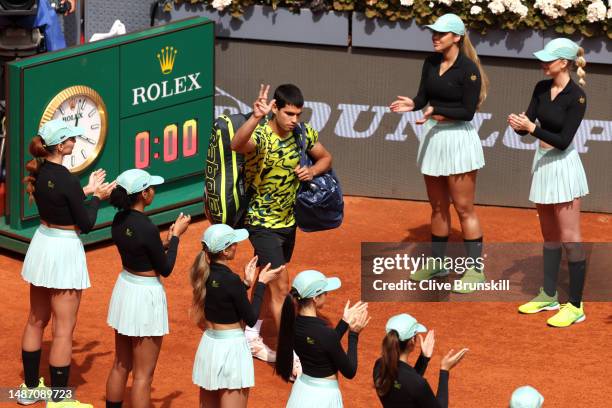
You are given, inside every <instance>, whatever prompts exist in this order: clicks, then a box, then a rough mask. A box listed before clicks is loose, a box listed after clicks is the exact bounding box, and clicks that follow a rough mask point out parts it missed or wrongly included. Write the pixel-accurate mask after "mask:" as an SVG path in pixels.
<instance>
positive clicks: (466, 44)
mask: <svg viewBox="0 0 612 408" xmlns="http://www.w3.org/2000/svg"><path fill="white" fill-rule="evenodd" d="M461 42H462V43H463V45H462V47H461V48H462V51H463V53H464V54H465V56H466V57H468V58H469V59H471V60H472V61H473V62H474V64H476V66H477V67H478V71H479V72H480V78H481V86H480V96H479V97H478V105H477V106H476V108H480V105H482V103H483V102H484V101H485V99H487V91H488V90H489V77H488V76H487V74H486V73H485V71H484V69H483V68H482V64H481V63H480V58H478V54H477V53H476V49H475V48H474V46H473V45H472V42H471V41H470V37H469V36H468V33H467V32H466V33H465V35H464V36H463V39H462V40H461Z"/></svg>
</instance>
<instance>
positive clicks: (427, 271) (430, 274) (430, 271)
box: [410, 258, 448, 282]
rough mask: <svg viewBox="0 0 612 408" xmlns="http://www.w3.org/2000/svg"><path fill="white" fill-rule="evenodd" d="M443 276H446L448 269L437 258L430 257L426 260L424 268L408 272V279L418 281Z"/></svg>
mask: <svg viewBox="0 0 612 408" xmlns="http://www.w3.org/2000/svg"><path fill="white" fill-rule="evenodd" d="M443 276H448V270H447V269H445V268H444V266H443V262H442V261H441V260H440V259H439V258H438V259H434V258H430V259H428V260H427V263H426V264H425V267H424V268H421V269H419V270H417V271H414V273H412V274H410V280H413V281H417V282H420V281H424V280H429V279H433V278H441V277H443Z"/></svg>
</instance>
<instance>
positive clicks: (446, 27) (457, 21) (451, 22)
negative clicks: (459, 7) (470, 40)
mask: <svg viewBox="0 0 612 408" xmlns="http://www.w3.org/2000/svg"><path fill="white" fill-rule="evenodd" d="M425 27H427V28H429V29H431V30H433V31H437V32H439V33H454V34H457V35H465V24H463V21H461V18H460V17H459V16H458V15H456V14H452V13H448V14H444V15H443V16H440V17H438V19H437V20H436V21H435V22H434V23H433V24H428V25H426V26H425Z"/></svg>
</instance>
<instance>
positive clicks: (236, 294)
mask: <svg viewBox="0 0 612 408" xmlns="http://www.w3.org/2000/svg"><path fill="white" fill-rule="evenodd" d="M248 237H249V233H248V231H247V230H245V229H233V228H232V227H230V226H229V225H225V224H215V225H211V226H210V227H208V228H207V229H206V231H205V232H204V235H203V236H202V251H200V253H199V254H198V256H197V257H196V259H195V261H194V263H193V266H192V267H191V272H190V274H189V276H190V280H191V286H192V288H193V304H192V306H193V312H194V313H193V316H194V319H195V321H196V323H197V324H198V325H199V326H200V327H204V326H205V327H206V331H205V332H204V334H203V335H202V340H201V341H200V345H199V347H198V351H197V353H196V357H195V361H194V364H193V373H192V379H193V383H194V384H196V385H197V386H199V387H200V406H201V407H220V408H246V406H247V402H248V398H249V389H250V388H251V387H253V386H254V385H255V374H254V368H253V357H252V355H251V351H250V349H249V345H248V343H247V339H246V336H245V334H244V327H243V322H244V324H246V325H250V326H252V325H254V324H255V323H256V322H257V318H258V317H259V311H260V309H261V303H262V301H263V297H264V292H265V289H266V285H267V284H268V283H270V282H272V281H273V280H275V279H278V278H279V276H280V274H281V271H282V270H283V268H284V266H281V267H279V268H276V269H270V266H271V265H270V264H269V263H268V264H267V265H265V266H264V267H263V268H262V269H261V271H260V272H259V276H258V275H257V260H258V258H257V256H255V257H254V258H253V259H251V261H250V262H249V263H248V264H247V265H246V266H245V268H244V279H242V278H241V277H240V276H239V275H237V274H236V273H234V272H233V271H232V270H231V269H230V261H232V260H233V259H234V257H235V256H236V248H237V246H238V243H239V242H241V241H244V240H245V239H247V238H248ZM253 285H254V286H255V288H254V290H253V302H252V303H251V302H249V298H248V296H247V290H248V289H249V288H250V287H251V286H253Z"/></svg>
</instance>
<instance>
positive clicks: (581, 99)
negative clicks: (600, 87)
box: [578, 96, 586, 105]
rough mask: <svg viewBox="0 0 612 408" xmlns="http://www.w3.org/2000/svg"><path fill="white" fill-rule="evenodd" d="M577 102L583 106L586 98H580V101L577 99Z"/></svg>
mask: <svg viewBox="0 0 612 408" xmlns="http://www.w3.org/2000/svg"><path fill="white" fill-rule="evenodd" d="M578 102H580V103H581V104H583V105H584V103H585V102H586V98H585V97H584V96H581V97H580V99H578Z"/></svg>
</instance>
